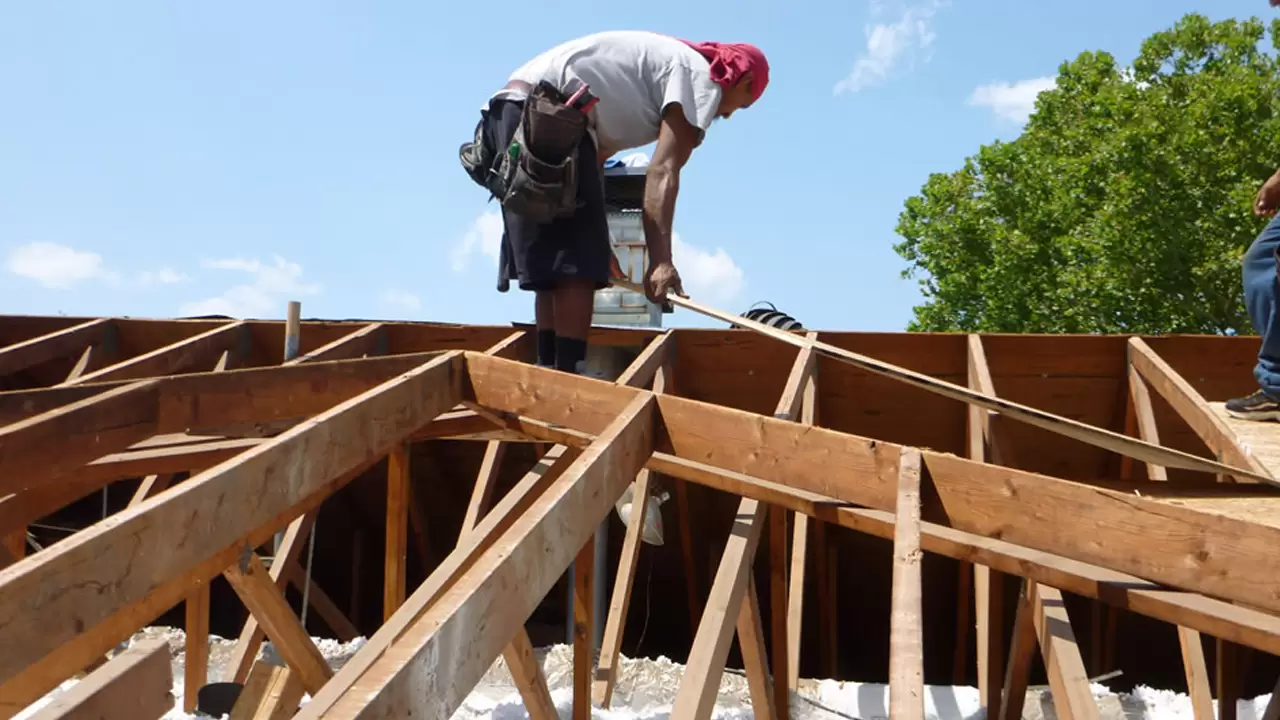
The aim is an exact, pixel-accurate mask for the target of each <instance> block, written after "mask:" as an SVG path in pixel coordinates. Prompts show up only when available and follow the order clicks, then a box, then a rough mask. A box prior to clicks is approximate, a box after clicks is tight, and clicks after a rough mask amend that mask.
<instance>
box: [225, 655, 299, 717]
mask: <svg viewBox="0 0 1280 720" xmlns="http://www.w3.org/2000/svg"><path fill="white" fill-rule="evenodd" d="M303 692H304V689H303V687H302V683H301V682H300V681H299V680H298V674H297V673H295V672H291V671H290V670H289V668H284V667H280V666H279V665H270V664H268V663H265V662H257V663H254V664H253V670H251V671H250V673H249V678H248V680H247V681H246V682H245V684H244V689H243V690H241V691H240V697H238V698H236V704H235V705H234V706H233V707H232V708H231V717H230V719H229V720H287V718H291V717H293V714H294V713H295V712H296V711H297V709H298V704H299V703H301V702H302V695H303Z"/></svg>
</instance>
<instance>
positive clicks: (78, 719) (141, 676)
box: [30, 639, 173, 720]
mask: <svg viewBox="0 0 1280 720" xmlns="http://www.w3.org/2000/svg"><path fill="white" fill-rule="evenodd" d="M172 688H173V666H172V664H171V663H170V657H169V644H168V643H167V642H165V641H164V640H162V639H153V640H140V641H138V642H137V643H135V644H134V645H133V647H130V648H129V649H127V650H125V651H124V652H121V653H120V654H119V655H116V656H115V657H114V658H112V659H111V660H110V661H108V662H107V663H105V664H104V665H103V666H102V667H100V668H98V669H97V670H94V671H93V672H91V673H89V674H88V675H87V676H85V677H84V679H82V680H80V682H78V683H76V684H75V686H73V687H72V688H70V689H68V690H67V691H66V692H64V693H62V694H60V695H58V696H57V697H56V698H54V699H53V701H52V702H50V703H49V704H48V705H45V706H44V707H43V708H41V709H40V710H38V711H36V712H35V713H34V714H32V715H31V716H30V718H31V720H159V719H160V718H161V717H164V715H165V714H166V713H168V712H169V711H170V710H172V709H173V692H172Z"/></svg>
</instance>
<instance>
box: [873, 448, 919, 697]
mask: <svg viewBox="0 0 1280 720" xmlns="http://www.w3.org/2000/svg"><path fill="white" fill-rule="evenodd" d="M877 461H878V462H877V466H878V467H877V471H878V472H881V473H886V474H888V475H890V476H891V477H892V478H893V479H894V480H895V481H896V483H897V485H898V497H897V509H896V513H897V514H896V515H895V517H894V520H895V522H894V533H893V610H892V615H891V616H890V618H889V715H890V717H893V718H903V720H912V719H913V718H918V719H919V720H923V719H924V618H923V617H922V615H923V609H924V600H923V598H922V597H921V595H922V591H921V577H920V576H921V572H920V562H921V559H922V553H921V552H920V494H921V490H920V483H921V480H920V474H921V473H920V452H919V451H918V450H914V449H912V448H899V450H898V453H897V457H896V458H895V457H891V456H889V455H888V452H887V451H879V452H877Z"/></svg>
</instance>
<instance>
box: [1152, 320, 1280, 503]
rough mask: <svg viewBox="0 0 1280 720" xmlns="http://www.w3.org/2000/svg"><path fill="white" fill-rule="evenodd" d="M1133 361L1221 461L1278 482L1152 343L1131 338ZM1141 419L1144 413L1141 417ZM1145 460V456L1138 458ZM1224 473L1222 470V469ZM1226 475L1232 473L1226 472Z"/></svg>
mask: <svg viewBox="0 0 1280 720" xmlns="http://www.w3.org/2000/svg"><path fill="white" fill-rule="evenodd" d="M1128 353H1129V363H1130V364H1131V365H1132V366H1133V368H1134V369H1135V370H1137V371H1138V373H1139V374H1140V375H1142V377H1143V378H1144V379H1146V381H1147V382H1149V383H1151V387H1153V388H1155V391H1156V392H1158V393H1160V396H1161V397H1163V398H1164V399H1165V400H1166V401H1167V402H1168V403H1169V404H1170V405H1172V406H1173V409H1174V410H1175V411H1177V413H1178V415H1180V416H1181V417H1182V419H1183V420H1185V421H1186V422H1187V424H1188V425H1190V426H1191V429H1192V430H1194V431H1195V433H1196V435H1198V436H1200V439H1201V440H1203V441H1204V444H1205V445H1207V446H1209V450H1210V451H1211V452H1213V454H1214V456H1215V457H1217V458H1218V459H1219V460H1220V461H1221V462H1225V463H1230V464H1232V465H1236V466H1238V467H1241V468H1246V469H1248V470H1250V471H1251V472H1253V473H1256V474H1259V475H1262V476H1263V477H1261V478H1253V479H1256V480H1260V481H1262V482H1274V480H1272V479H1271V473H1270V471H1268V470H1267V469H1266V467H1265V466H1264V465H1263V464H1262V463H1260V462H1258V460H1257V458H1255V457H1253V456H1252V455H1250V454H1249V453H1247V452H1245V451H1244V450H1242V449H1241V448H1240V446H1239V445H1238V444H1236V441H1235V434H1234V433H1232V432H1231V430H1230V428H1228V427H1227V426H1226V423H1224V422H1222V419H1221V418H1219V417H1218V416H1217V415H1215V414H1214V412H1213V411H1212V410H1210V409H1209V406H1208V404H1206V403H1205V401H1204V398H1203V397H1201V395H1200V393H1198V392H1196V390H1195V388H1193V387H1191V383H1189V382H1187V381H1186V380H1185V379H1184V378H1183V377H1182V376H1181V375H1179V374H1178V372H1177V371H1176V370H1174V369H1173V367H1172V366H1170V365H1169V363H1167V362H1165V361H1164V359H1163V358H1161V357H1160V355H1159V354H1158V353H1156V351H1155V350H1152V349H1151V346H1150V345H1148V344H1147V343H1146V342H1144V341H1143V340H1142V338H1137V337H1133V338H1129V344H1128ZM1139 421H1140V422H1141V416H1139ZM1138 459H1140V460H1141V459H1143V458H1138ZM1148 462H1149V463H1155V464H1165V465H1171V466H1172V465H1173V464H1172V463H1160V462H1159V460H1156V459H1151V460H1148ZM1204 470H1205V471H1206V472H1214V470H1213V469H1211V468H1205V469H1204ZM1219 472H1221V471H1219ZM1225 474H1227V475H1231V473H1229V472H1226V473H1225Z"/></svg>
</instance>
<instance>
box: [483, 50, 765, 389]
mask: <svg viewBox="0 0 1280 720" xmlns="http://www.w3.org/2000/svg"><path fill="white" fill-rule="evenodd" d="M768 82H769V64H768V61H767V60H766V59H765V56H764V54H763V53H762V52H761V51H760V50H759V49H758V48H756V47H755V46H753V45H749V44H745V43H714V42H704V43H690V42H687V41H683V40H679V39H676V38H672V37H668V36H665V35H660V34H657V33H652V32H642V31H615V32H602V33H598V34H595V35H589V36H587V37H583V38H579V39H577V40H571V41H569V42H566V43H564V44H562V45H559V46H557V47H554V48H551V49H550V50H547V51H546V52H544V53H542V54H541V55H538V56H537V57H535V58H533V59H532V60H530V61H529V62H527V63H525V65H523V66H522V67H520V68H519V69H518V70H516V71H515V72H514V73H512V74H511V76H510V78H509V80H508V82H507V84H506V86H505V87H504V88H502V89H501V90H499V91H498V92H497V93H495V94H494V95H493V96H491V97H490V98H489V101H488V102H487V103H486V105H485V106H484V108H483V109H482V110H481V120H480V123H479V125H478V126H477V128H476V133H475V139H474V140H473V141H472V142H470V143H467V144H465V145H463V146H462V148H461V152H460V155H461V159H462V164H463V167H464V168H465V169H466V170H467V172H468V174H469V175H470V176H471V177H472V179H473V180H475V181H476V182H477V183H478V184H480V185H481V186H483V187H485V188H487V189H489V190H490V192H491V193H492V194H493V196H494V197H497V198H498V199H499V200H500V201H502V205H503V212H502V217H503V227H504V233H503V238H502V248H501V253H500V259H499V263H498V264H499V268H498V290H499V291H501V292H506V291H507V289H508V287H509V284H510V281H511V280H516V281H517V282H518V283H519V287H520V289H522V290H526V291H532V292H533V293H534V295H535V300H534V308H535V312H534V316H535V320H536V325H537V338H538V343H537V348H538V350H537V362H538V364H539V365H542V366H544V367H554V368H557V369H559V370H563V371H566V372H576V373H581V372H582V370H583V367H584V365H585V358H586V354H587V342H586V339H587V333H588V331H589V330H590V327H591V315H592V309H593V305H594V302H593V301H594V296H595V291H596V290H599V289H602V288H605V287H608V285H609V282H610V279H611V278H613V277H623V275H622V273H621V270H620V268H619V266H618V262H617V259H616V258H615V257H614V254H613V248H612V245H611V243H610V240H609V229H608V225H607V222H606V219H605V205H604V182H603V172H604V170H603V166H604V163H605V161H606V160H608V159H609V158H610V157H612V156H613V155H614V154H615V153H618V152H622V151H624V150H630V149H634V148H639V147H643V146H645V145H648V144H650V143H653V142H655V141H656V142H657V147H656V149H655V150H654V154H653V158H652V159H651V160H650V162H649V166H648V169H647V170H646V175H645V190H644V208H643V227H644V234H645V244H646V245H647V248H648V253H649V267H648V268H647V270H646V273H645V277H644V287H645V293H646V295H648V297H649V299H650V300H651V301H653V302H661V300H662V299H663V298H665V296H666V294H667V291H668V290H671V291H673V292H675V293H677V294H679V295H682V296H684V288H683V287H682V286H681V281H680V274H679V273H678V272H677V271H676V268H675V266H674V265H673V264H672V258H671V227H672V219H673V217H674V215H675V203H676V194H677V192H678V190H679V187H680V171H681V169H682V168H683V167H684V165H685V163H686V162H687V161H688V159H689V156H690V154H691V153H692V152H693V149H694V148H696V147H698V145H699V144H701V142H702V139H703V136H704V134H705V132H706V131H707V129H708V128H710V127H711V123H712V121H713V120H715V119H716V118H728V117H729V116H731V115H732V114H733V113H734V112H736V111H738V110H740V109H742V108H745V107H749V106H750V105H752V104H753V103H754V102H755V101H756V100H758V99H759V98H760V95H761V94H762V93H763V92H764V89H765V86H766V85H767V84H768ZM686 297H687V296H686Z"/></svg>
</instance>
